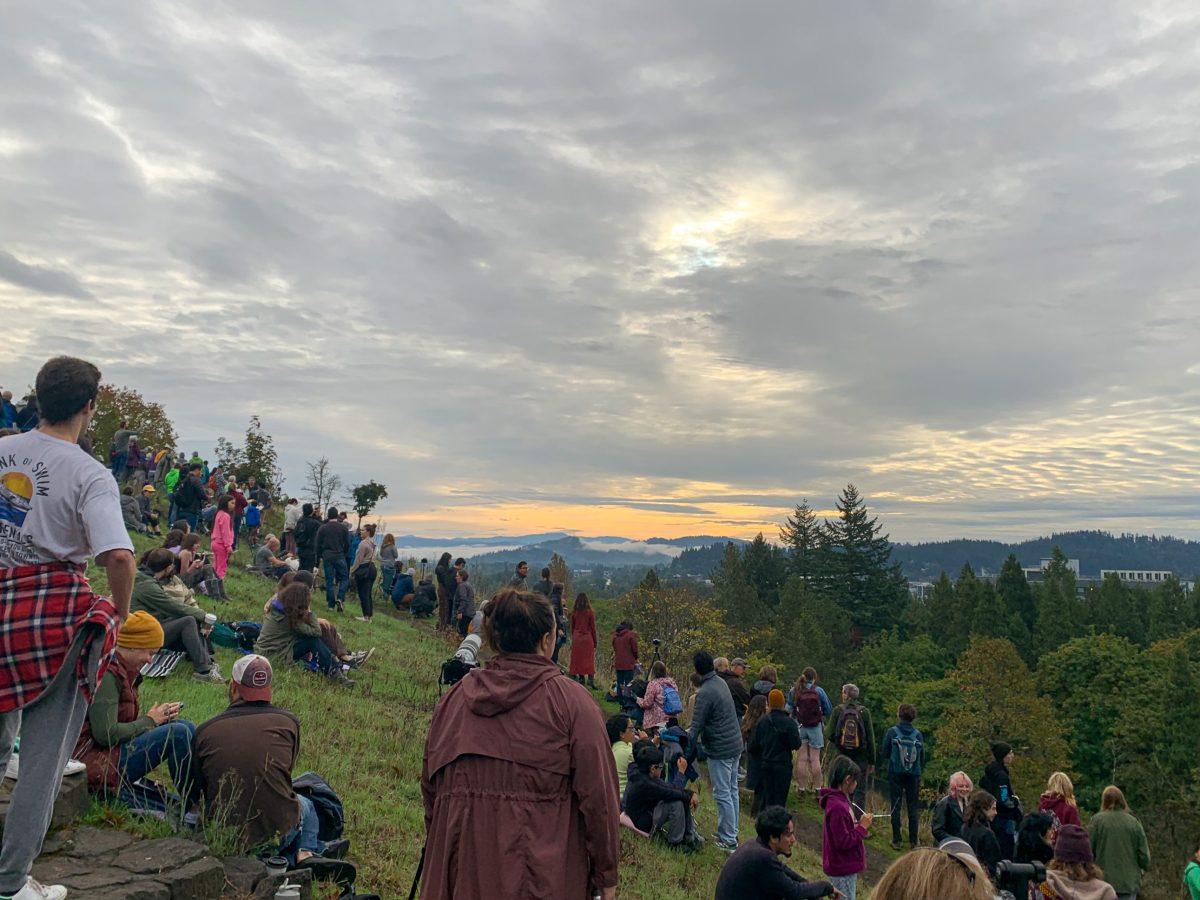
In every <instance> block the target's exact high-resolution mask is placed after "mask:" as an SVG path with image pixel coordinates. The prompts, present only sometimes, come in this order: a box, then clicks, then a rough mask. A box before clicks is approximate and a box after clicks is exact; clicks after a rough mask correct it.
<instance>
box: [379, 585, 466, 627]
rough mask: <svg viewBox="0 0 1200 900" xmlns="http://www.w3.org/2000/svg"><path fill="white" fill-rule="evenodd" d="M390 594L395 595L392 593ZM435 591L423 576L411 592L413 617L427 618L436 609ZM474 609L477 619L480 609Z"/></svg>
mask: <svg viewBox="0 0 1200 900" xmlns="http://www.w3.org/2000/svg"><path fill="white" fill-rule="evenodd" d="M392 596H393V597H394V596H396V595H395V594H394V593H393V594H392ZM437 602H438V601H437V591H436V590H435V589H434V587H433V581H432V580H431V579H429V578H425V579H423V580H422V581H421V583H420V584H418V585H417V590H416V592H415V593H414V594H413V601H412V606H411V607H410V609H411V611H412V615H413V618H414V619H424V618H428V617H429V616H430V615H432V614H433V611H434V610H435V609H437ZM482 608H483V607H480V609H479V610H476V611H475V620H474V621H476V622H477V621H479V618H480V610H482Z"/></svg>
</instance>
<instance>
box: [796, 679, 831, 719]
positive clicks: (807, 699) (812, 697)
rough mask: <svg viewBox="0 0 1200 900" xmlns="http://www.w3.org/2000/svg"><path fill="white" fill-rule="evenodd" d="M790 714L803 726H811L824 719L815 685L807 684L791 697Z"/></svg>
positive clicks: (819, 696)
mask: <svg viewBox="0 0 1200 900" xmlns="http://www.w3.org/2000/svg"><path fill="white" fill-rule="evenodd" d="M792 715H793V716H794V717H795V719H796V721H797V722H799V723H800V724H801V725H803V726H804V727H805V728H813V727H815V726H817V725H820V724H821V722H822V721H824V719H825V715H824V712H823V711H822V709H821V695H820V694H818V693H817V687H816V685H809V686H808V687H806V688H804V689H803V690H801V691H799V692H798V693H797V694H796V696H795V697H793V698H792Z"/></svg>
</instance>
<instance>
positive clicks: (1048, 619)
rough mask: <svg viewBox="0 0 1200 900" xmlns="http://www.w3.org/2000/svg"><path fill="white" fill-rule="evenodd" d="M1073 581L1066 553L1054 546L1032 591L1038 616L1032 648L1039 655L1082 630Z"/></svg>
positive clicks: (1080, 613)
mask: <svg viewBox="0 0 1200 900" xmlns="http://www.w3.org/2000/svg"><path fill="white" fill-rule="evenodd" d="M1075 584H1076V582H1075V573H1074V572H1073V571H1071V569H1070V568H1069V567H1068V566H1067V557H1066V556H1065V555H1064V554H1063V552H1062V550H1061V549H1060V548H1059V547H1055V548H1054V552H1053V553H1052V554H1051V558H1050V564H1049V565H1048V566H1047V567H1046V569H1045V571H1044V572H1043V574H1042V581H1041V582H1040V583H1039V584H1038V585H1037V586H1036V590H1035V591H1034V596H1035V597H1036V598H1037V604H1038V617H1037V623H1036V626H1035V628H1034V632H1033V648H1034V652H1036V653H1037V655H1038V656H1039V657H1040V656H1043V655H1045V654H1047V653H1051V652H1053V651H1054V650H1057V649H1058V648H1059V647H1061V646H1062V645H1063V644H1065V643H1066V642H1067V641H1069V640H1071V638H1073V637H1075V636H1076V635H1077V634H1079V632H1080V631H1081V628H1080V620H1081V618H1082V610H1081V608H1080V604H1079V598H1078V597H1077V596H1076V592H1075Z"/></svg>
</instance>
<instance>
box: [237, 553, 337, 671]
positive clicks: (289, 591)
mask: <svg viewBox="0 0 1200 900" xmlns="http://www.w3.org/2000/svg"><path fill="white" fill-rule="evenodd" d="M288 574H292V573H288ZM283 577H284V578H286V577H287V575H284V576H283ZM329 629H330V632H331V633H332V637H333V638H335V639H336V640H337V642H338V643H340V638H336V631H335V630H334V629H333V626H332V625H330V626H329ZM254 652H256V653H259V654H261V655H263V656H267V657H270V658H272V659H275V660H283V661H286V662H300V663H308V662H312V663H315V666H316V670H317V671H319V672H321V673H323V674H324V675H327V676H328V677H329V678H330V679H331V680H332V681H335V682H337V683H338V684H341V685H344V686H346V687H349V686H350V685H352V684H353V683H354V682H353V681H351V680H350V679H349V678H348V677H346V673H345V672H344V671H343V670H342V662H341V660H340V659H338V658H337V657H335V656H334V651H333V649H332V648H331V647H330V646H329V644H327V643H326V642H325V641H324V640H322V631H321V620H320V619H318V618H317V617H316V616H315V615H314V614H313V611H312V589H311V588H310V587H309V586H308V585H307V584H305V583H304V582H302V581H296V580H293V581H292V582H291V583H290V584H288V585H287V586H286V587H285V588H283V590H281V591H280V592H279V595H278V596H277V597H275V598H274V599H273V600H271V601H269V602H268V604H267V607H266V610H265V612H264V613H263V624H262V630H261V631H260V632H259V634H258V640H257V641H256V642H255V644H254Z"/></svg>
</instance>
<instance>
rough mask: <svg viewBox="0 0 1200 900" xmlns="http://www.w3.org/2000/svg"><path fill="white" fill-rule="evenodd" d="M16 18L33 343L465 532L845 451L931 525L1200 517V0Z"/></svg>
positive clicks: (718, 484)
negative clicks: (262, 426)
mask: <svg viewBox="0 0 1200 900" xmlns="http://www.w3.org/2000/svg"><path fill="white" fill-rule="evenodd" d="M10 20H11V24H12V25H13V27H10V28H6V29H5V30H4V33H3V34H2V35H0V71H3V72H4V75H3V77H2V78H0V123H2V124H0V246H3V247H6V248H9V251H11V253H10V254H8V255H0V279H2V281H0V308H2V309H3V310H4V312H5V318H6V320H7V319H8V318H9V315H10V313H11V315H12V316H13V317H14V320H19V321H20V322H21V323H22V325H23V328H22V329H21V332H20V333H19V334H17V335H14V336H12V337H11V338H10V352H9V353H8V354H6V355H5V358H4V359H3V360H0V381H2V382H4V383H12V384H16V383H20V384H24V383H25V382H27V381H29V380H31V378H32V373H33V371H34V370H35V369H36V366H37V364H38V363H39V361H40V360H41V359H42V358H44V357H45V356H47V355H49V354H50V353H53V352H57V351H59V350H63V349H67V348H69V349H72V350H74V351H75V352H81V353H85V354H89V355H91V356H92V357H94V358H96V359H97V361H98V362H99V363H100V364H101V366H102V368H103V369H104V370H105V374H106V377H109V378H111V379H112V380H115V381H119V382H124V383H129V384H136V385H137V386H139V388H141V389H142V390H143V392H144V393H146V394H147V396H150V397H152V398H154V399H158V400H161V401H163V402H164V403H165V404H166V405H167V408H168V410H169V411H170V412H171V413H172V415H173V416H174V417H175V418H176V420H177V421H178V423H179V425H180V430H181V433H182V434H183V435H184V436H185V439H186V441H187V443H188V444H189V448H190V445H191V444H192V443H193V442H195V443H198V444H200V445H202V446H203V445H205V444H211V442H212V440H213V439H215V437H216V436H217V435H219V434H226V435H231V434H233V433H236V432H238V431H240V430H241V429H242V428H243V427H244V424H243V423H244V422H245V419H246V418H247V417H248V416H249V415H251V414H255V413H259V414H262V415H263V417H264V419H265V421H266V423H267V427H268V429H269V430H271V431H272V432H273V433H274V434H275V436H276V438H277V440H278V441H279V443H280V446H281V450H282V454H283V461H284V463H285V468H286V470H287V471H288V474H289V480H290V485H291V486H292V487H298V486H299V482H300V481H301V468H302V463H303V461H304V460H305V459H308V458H312V457H314V456H316V455H318V454H319V453H325V454H327V455H328V456H330V457H331V459H332V460H333V461H334V463H335V466H336V467H337V468H338V469H339V470H341V471H342V472H343V474H345V475H346V477H347V478H348V479H349V480H351V481H356V480H365V479H366V478H376V479H378V480H381V481H384V482H385V483H387V484H388V486H389V489H390V497H389V501H388V506H389V508H388V510H387V512H388V514H389V517H390V518H391V519H392V520H393V521H399V522H406V523H407V522H409V521H413V520H412V519H410V518H408V517H416V521H417V522H418V523H419V524H420V525H421V526H422V527H428V528H438V527H440V526H444V528H443V530H445V531H452V532H458V533H471V532H475V533H481V532H489V531H493V530H499V529H500V528H501V525H500V524H499V523H502V522H517V521H519V522H520V525H519V526H514V529H515V530H523V531H529V530H537V529H541V528H546V529H551V528H563V529H571V530H575V529H574V526H575V523H574V521H573V520H572V518H571V516H572V514H571V513H570V512H569V510H570V509H572V508H575V507H587V506H603V507H604V508H605V509H606V510H607V509H615V508H624V509H627V510H629V511H631V513H636V512H639V511H640V512H642V513H645V514H646V515H645V516H644V517H643V518H640V519H637V522H638V523H639V524H636V525H631V526H629V529H632V530H636V531H637V532H638V536H644V535H646V534H648V533H650V532H651V531H654V530H656V529H655V527H654V525H653V521H654V520H653V518H652V516H651V514H654V513H661V514H662V515H663V516H667V517H670V518H669V520H664V521H666V522H667V524H666V525H664V526H663V528H662V529H661V530H663V531H671V532H673V533H680V532H682V531H699V530H703V531H709V530H711V527H714V526H713V524H712V523H722V524H724V525H726V526H727V527H729V528H730V529H735V530H737V531H738V533H745V532H747V531H748V530H750V529H751V528H753V527H754V523H756V522H762V523H763V525H764V526H765V527H767V528H768V530H769V529H770V523H771V522H772V521H773V520H774V521H777V520H778V519H779V518H780V517H781V516H782V514H783V513H784V511H785V510H786V509H787V508H788V507H790V505H791V504H792V502H793V501H794V498H798V497H801V496H808V497H809V498H810V499H812V500H814V502H817V503H828V502H830V501H831V499H832V497H833V495H834V494H835V493H836V491H837V489H838V488H839V487H840V486H841V484H844V483H845V482H846V481H849V480H854V481H855V482H856V483H858V484H859V486H860V488H862V489H863V491H864V492H865V493H866V494H867V496H868V497H869V498H870V499H872V501H873V502H874V503H875V504H876V506H877V508H878V509H879V511H880V512H881V513H882V514H883V515H884V516H885V518H886V524H887V525H888V527H889V529H890V530H891V532H892V533H893V535H894V536H895V537H898V538H906V539H918V538H924V537H931V536H951V535H955V534H958V533H972V534H986V533H989V529H990V530H992V531H1001V530H1005V531H1006V533H1007V534H1012V533H1016V532H1019V533H1038V532H1041V531H1044V530H1047V528H1048V527H1049V526H1050V525H1053V527H1074V526H1084V525H1099V526H1102V527H1118V528H1119V527H1123V526H1122V525H1121V523H1122V522H1124V521H1126V520H1128V521H1130V522H1135V521H1138V522H1143V523H1146V522H1152V523H1154V524H1153V525H1152V526H1146V527H1153V528H1154V530H1159V531H1167V530H1173V531H1177V532H1179V533H1184V534H1196V533H1197V532H1196V528H1195V525H1194V520H1195V518H1196V515H1195V514H1196V513H1197V512H1200V503H1194V502H1192V500H1191V499H1190V498H1191V489H1190V484H1192V483H1194V481H1190V479H1192V478H1193V477H1194V475H1195V474H1197V473H1196V472H1195V471H1194V466H1193V464H1192V459H1194V458H1195V457H1194V451H1195V450H1196V449H1198V448H1197V447H1196V446H1195V441H1194V439H1193V437H1192V435H1193V434H1194V432H1195V426H1196V419H1197V414H1196V409H1197V405H1196V404H1197V399H1198V395H1197V384H1196V379H1197V377H1200V375H1198V374H1197V373H1200V355H1198V354H1197V352H1196V350H1195V347H1196V345H1197V340H1196V338H1197V337H1198V336H1200V328H1198V327H1197V325H1198V323H1197V316H1198V315H1200V313H1198V312H1197V309H1200V307H1198V306H1197V303H1196V298H1195V287H1194V286H1195V284H1196V283H1197V282H1198V278H1197V276H1198V275H1200V272H1198V271H1197V263H1196V261H1195V258H1196V254H1195V252H1194V246H1193V245H1194V243H1195V239H1194V232H1195V220H1196V214H1197V209H1198V206H1200V204H1198V195H1200V174H1198V173H1200V167H1198V166H1197V165H1196V164H1195V163H1194V161H1193V160H1192V158H1191V155H1190V152H1189V150H1188V148H1189V147H1190V146H1191V144H1192V142H1193V130H1194V122H1195V119H1196V114H1197V112H1200V109H1198V107H1200V96H1198V95H1197V94H1196V93H1195V92H1194V90H1193V89H1192V85H1194V83H1195V78H1196V76H1197V74H1198V73H1197V68H1198V65H1197V57H1196V53H1195V49H1194V48H1195V38H1196V36H1197V33H1198V32H1200V20H1198V19H1197V17H1196V16H1195V14H1194V12H1193V11H1192V10H1191V8H1190V7H1188V6H1186V5H1185V4H1183V3H1170V2H1168V3H1164V4H1162V5H1161V6H1158V7H1156V9H1155V11H1154V12H1153V13H1151V12H1142V11H1140V10H1138V9H1133V8H1130V7H1128V5H1126V4H1118V3H1115V2H1111V3H1102V4H1100V5H1096V4H1088V5H1084V4H1082V3H1066V4H1060V5H1058V6H1055V7H1054V8H1053V9H1051V10H1047V9H1046V8H1044V7H1037V6H1033V5H1024V6H1023V5H1020V4H1017V5H1008V6H1004V7H995V6H978V7H961V8H953V9H952V8H948V7H945V6H944V5H939V4H932V3H929V4H926V3H917V4H906V5H905V6H903V7H887V6H879V7H875V8H864V9H860V10H853V11H847V10H844V9H841V8H837V7H828V8H814V7H811V6H802V5H794V4H783V3H764V4H755V5H753V6H750V7H747V6H745V5H742V6H730V5H727V4H720V3H715V2H700V3H691V4H686V5H683V4H679V5H675V6H671V5H667V6H658V7H652V8H646V7H645V6H644V5H637V4H633V3H615V4H603V5H599V6H594V7H575V6H573V7H561V6H556V5H537V4H535V5H534V6H522V7H513V6H510V5H501V6H498V7H495V8H478V9H473V10H469V11H464V10H462V9H457V8H454V7H450V6H446V5H444V4H432V5H431V4H405V5H396V4H383V3H328V4H293V5H291V6H289V7H288V8H287V10H286V11H283V12H280V11H276V12H274V13H270V12H264V11H262V10H250V9H248V8H247V7H245V6H244V5H242V4H234V3H216V4H211V5H210V6H208V7H206V8H205V10H204V12H203V14H201V13H197V12H193V11H191V10H189V9H188V8H186V7H161V6H147V5H145V4H134V3H126V4H119V5H117V6H115V7H113V8H111V9H110V10H109V11H108V12H107V13H106V16H105V17H104V19H103V20H100V19H97V18H96V17H95V16H94V15H93V14H92V12H91V11H90V10H89V8H87V7H85V6H84V5H82V4H77V5H76V4H58V5H42V7H38V8H30V9H27V10H24V11H22V12H21V13H20V14H19V15H15V16H11V17H10ZM84 285H86V288H85V287H84ZM48 297H49V298H52V299H51V300H49V301H48V300H47V298H48ZM1163 496H1173V497H1180V498H1181V500H1180V502H1178V503H1171V504H1164V503H1162V502H1161V498H1162V497H1163ZM539 504H540V505H542V506H543V507H544V511H543V513H542V514H541V517H540V518H537V517H536V516H535V515H534V514H533V513H530V512H529V508H530V507H532V506H535V505H539ZM560 504H566V505H562V506H560ZM489 505H490V506H493V507H495V509H496V514H495V516H494V517H492V516H489V515H488V514H487V513H486V512H484V510H486V509H487V508H488V507H489ZM568 505H569V506H568ZM519 508H523V511H522V509H519ZM534 519H536V521H535V520H534ZM688 522H694V523H695V527H688V526H687V525H685V523H688ZM526 526H528V527H526ZM415 527H416V525H414V528H415ZM629 529H627V530H629ZM404 530H411V529H409V528H407V526H406V527H405V528H404ZM606 530H608V529H606Z"/></svg>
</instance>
